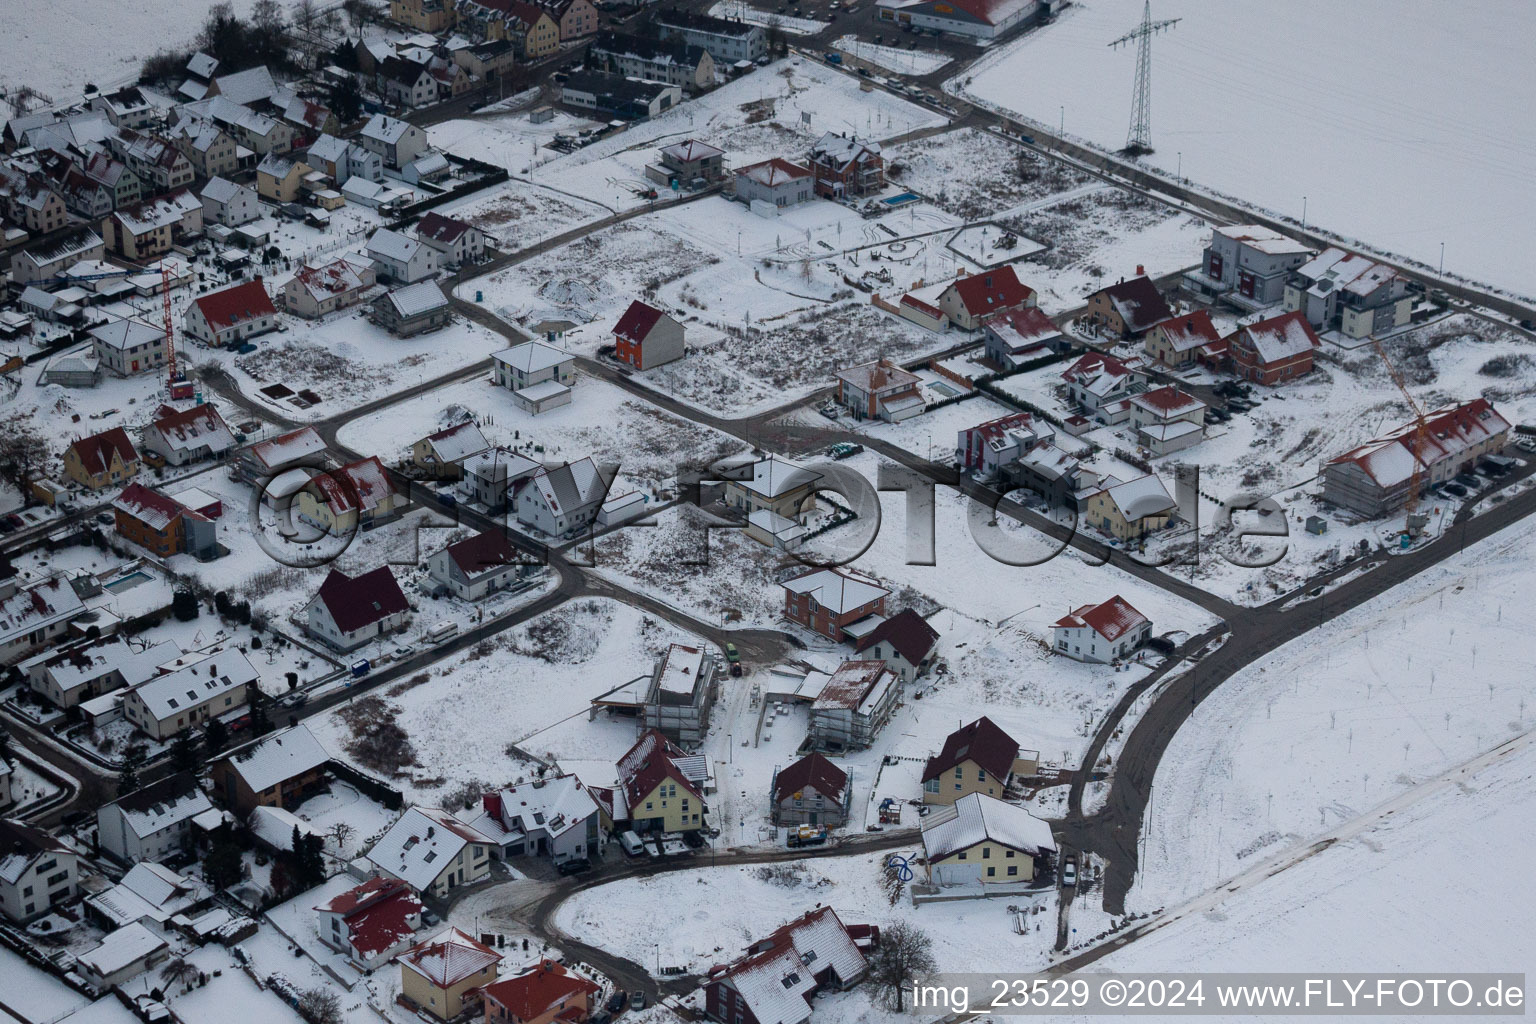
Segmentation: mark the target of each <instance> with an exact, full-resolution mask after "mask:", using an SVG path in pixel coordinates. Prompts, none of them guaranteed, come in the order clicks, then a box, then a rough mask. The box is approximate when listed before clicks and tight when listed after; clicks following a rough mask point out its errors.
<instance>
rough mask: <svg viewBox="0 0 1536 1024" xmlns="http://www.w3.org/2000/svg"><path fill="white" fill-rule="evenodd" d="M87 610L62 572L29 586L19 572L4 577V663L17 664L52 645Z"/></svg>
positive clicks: (0, 618) (0, 595)
mask: <svg viewBox="0 0 1536 1024" xmlns="http://www.w3.org/2000/svg"><path fill="white" fill-rule="evenodd" d="M84 611H85V604H84V602H82V601H81V600H80V595H78V594H76V593H75V588H74V587H72V586H70V584H69V581H68V580H67V579H65V578H64V577H63V576H62V575H60V576H50V577H48V578H47V579H43V580H39V581H38V582H36V583H33V584H31V585H30V586H27V587H23V586H22V585H21V575H20V574H19V573H18V574H16V575H14V576H12V577H11V578H10V579H0V666H4V665H14V664H16V662H18V661H21V660H23V659H24V658H26V657H27V656H29V655H30V654H32V653H33V652H34V651H36V650H38V649H39V648H42V647H47V646H51V645H52V643H53V641H55V640H57V639H58V638H59V637H60V636H62V635H63V633H64V631H65V630H66V629H68V628H69V623H70V622H71V621H72V620H73V619H74V618H75V617H76V616H78V615H80V614H81V613H83V612H84Z"/></svg>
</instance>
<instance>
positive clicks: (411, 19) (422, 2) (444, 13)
mask: <svg viewBox="0 0 1536 1024" xmlns="http://www.w3.org/2000/svg"><path fill="white" fill-rule="evenodd" d="M389 20H390V21H396V22H399V23H400V24H402V25H404V26H405V27H406V28H413V29H415V30H416V31H418V32H430V33H431V34H432V35H437V34H438V33H439V32H442V31H444V30H445V29H450V28H452V27H453V24H454V21H455V20H456V19H455V15H454V4H453V0H389Z"/></svg>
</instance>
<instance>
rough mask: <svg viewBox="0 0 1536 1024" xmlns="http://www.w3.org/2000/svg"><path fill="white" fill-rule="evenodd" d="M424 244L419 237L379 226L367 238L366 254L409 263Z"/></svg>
mask: <svg viewBox="0 0 1536 1024" xmlns="http://www.w3.org/2000/svg"><path fill="white" fill-rule="evenodd" d="M350 181H351V179H348V182H349V183H350ZM424 244H425V243H423V242H422V241H421V239H419V238H412V237H411V236H410V235H407V234H404V233H402V232H399V231H395V230H393V229H392V228H379V230H377V231H375V232H374V233H373V237H372V238H370V239H368V254H369V255H370V256H377V257H380V258H382V259H388V260H395V261H396V262H399V263H409V262H411V258H412V257H414V256H415V255H416V253H417V251H418V250H420V249H421V247H422V246H423V245H424Z"/></svg>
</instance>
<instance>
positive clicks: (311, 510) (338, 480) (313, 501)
mask: <svg viewBox="0 0 1536 1024" xmlns="http://www.w3.org/2000/svg"><path fill="white" fill-rule="evenodd" d="M297 498H298V501H297V507H298V515H299V518H300V519H302V520H303V521H304V522H306V523H309V524H311V525H313V526H316V527H318V528H319V529H321V530H324V531H325V532H326V533H327V534H330V535H331V536H333V537H343V536H349V535H351V534H354V533H356V532H357V531H358V530H359V529H364V530H367V529H371V528H372V527H374V526H377V525H378V524H379V523H382V522H386V521H388V520H389V519H391V518H393V517H394V516H395V515H397V514H398V513H399V510H400V507H401V505H402V504H404V502H403V501H402V499H401V496H400V493H399V492H398V491H396V490H395V485H394V483H393V481H391V480H390V478H389V471H388V470H387V469H385V468H384V463H382V462H380V461H379V457H378V456H377V455H370V456H368V457H367V458H364V459H358V460H357V461H356V462H349V463H347V464H346V465H344V466H338V467H337V468H336V469H333V470H330V471H329V472H326V473H321V474H319V475H317V476H312V477H310V478H309V482H308V483H306V484H305V485H304V487H303V489H302V490H300V491H299V492H298V495H297Z"/></svg>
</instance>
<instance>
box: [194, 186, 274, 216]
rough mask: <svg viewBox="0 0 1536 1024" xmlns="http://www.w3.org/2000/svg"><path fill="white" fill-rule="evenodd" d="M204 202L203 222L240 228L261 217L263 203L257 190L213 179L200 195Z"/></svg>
mask: <svg viewBox="0 0 1536 1024" xmlns="http://www.w3.org/2000/svg"><path fill="white" fill-rule="evenodd" d="M199 198H201V199H202V201H203V222H204V223H205V224H223V225H224V226H225V227H227V228H233V227H239V226H240V225H241V224H246V223H249V222H250V221H253V220H256V219H257V218H258V217H260V216H261V202H260V201H259V200H258V199H257V198H256V190H255V189H253V188H251V187H250V186H248V185H240V184H237V183H235V182H233V181H230V180H229V179H228V178H213V179H212V180H210V181H209V182H208V184H206V185H204V186H203V191H202V192H201V193H200V194H199Z"/></svg>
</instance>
